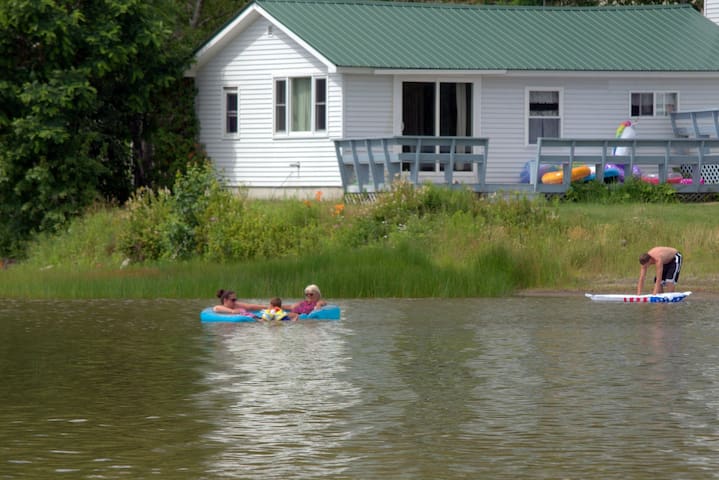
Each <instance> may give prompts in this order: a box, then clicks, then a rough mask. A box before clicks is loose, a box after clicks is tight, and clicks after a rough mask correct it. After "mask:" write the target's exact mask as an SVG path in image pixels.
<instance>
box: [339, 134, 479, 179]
mask: <svg viewBox="0 0 719 480" xmlns="http://www.w3.org/2000/svg"><path fill="white" fill-rule="evenodd" d="M334 143H335V152H336V154H337V162H338V164H339V169H340V175H341V177H342V185H343V187H344V191H345V193H360V192H380V191H382V190H387V189H389V186H390V185H391V183H392V182H393V181H394V180H395V178H397V177H398V176H399V175H401V174H402V172H407V178H408V179H409V180H410V181H411V182H412V183H414V184H415V185H419V184H420V183H422V182H424V181H427V180H436V179H437V178H438V177H439V178H441V179H442V180H443V183H444V184H446V185H448V186H452V185H455V184H457V182H456V179H457V176H461V178H462V182H461V185H462V187H465V188H466V187H469V188H472V189H474V190H475V191H483V190H484V186H485V183H484V181H485V178H486V171H487V161H486V160H487V149H488V148H489V140H488V139H487V138H477V137H425V136H416V137H415V136H403V137H386V138H363V139H350V140H335V142H334ZM425 165H430V170H431V171H429V172H423V171H422V167H423V166H425ZM460 165H470V166H471V168H470V171H469V172H466V173H465V172H461V173H460V172H458V171H457V167H458V166H460Z"/></svg>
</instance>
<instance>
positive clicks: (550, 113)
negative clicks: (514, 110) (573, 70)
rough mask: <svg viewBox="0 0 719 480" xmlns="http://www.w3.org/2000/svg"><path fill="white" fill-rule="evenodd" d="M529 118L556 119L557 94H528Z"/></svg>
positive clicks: (557, 114)
mask: <svg viewBox="0 0 719 480" xmlns="http://www.w3.org/2000/svg"><path fill="white" fill-rule="evenodd" d="M529 116H530V117H558V116H559V92H529Z"/></svg>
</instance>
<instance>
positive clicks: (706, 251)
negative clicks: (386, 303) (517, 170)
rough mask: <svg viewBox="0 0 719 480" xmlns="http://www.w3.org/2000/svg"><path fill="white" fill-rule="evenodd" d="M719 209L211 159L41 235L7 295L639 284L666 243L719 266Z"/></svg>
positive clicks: (708, 269)
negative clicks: (266, 189) (271, 175)
mask: <svg viewBox="0 0 719 480" xmlns="http://www.w3.org/2000/svg"><path fill="white" fill-rule="evenodd" d="M651 187H653V188H655V189H656V190H659V189H661V188H662V187H661V186H658V187H654V186H651ZM718 208H719V207H717V206H716V205H712V204H701V205H692V206H691V207H690V206H687V205H685V204H680V203H675V202H669V203H642V202H629V201H626V202H623V203H620V204H619V205H617V206H613V205H610V204H602V203H581V202H577V201H568V202H561V201H559V200H551V201H548V200H545V199H544V198H542V197H538V198H535V199H530V198H527V197H523V196H512V195H506V196H504V195H493V196H482V197H480V196H477V195H476V194H474V193H473V192H470V191H467V190H452V189H445V188H441V187H436V186H429V185H425V186H422V187H419V188H414V187H412V186H411V185H409V184H408V183H407V182H402V181H400V182H397V183H396V184H395V185H394V186H393V189H392V191H390V192H388V193H386V194H383V195H380V196H377V198H376V200H375V201H373V202H366V203H363V204H359V205H358V204H352V205H345V204H343V203H336V202H332V201H324V200H323V199H322V195H321V193H320V192H318V193H317V195H316V196H315V197H314V198H312V199H305V200H300V199H297V200H281V201H262V200H251V199H249V198H248V197H247V196H246V195H245V194H244V192H242V191H240V192H231V191H230V190H228V189H226V188H224V187H223V186H222V185H221V183H220V182H218V181H217V180H216V178H215V174H214V173H213V172H212V170H211V168H210V167H209V165H206V164H197V165H192V166H189V167H188V168H187V170H186V173H182V174H178V175H177V177H176V179H175V183H174V185H173V191H172V192H170V191H169V190H160V191H159V192H153V191H150V190H140V191H139V192H138V193H137V194H136V195H135V196H134V197H133V199H132V201H131V202H130V203H129V204H128V206H127V207H124V208H117V207H105V208H99V207H95V208H93V209H92V210H91V211H89V212H88V214H87V215H85V216H84V217H82V218H79V219H77V220H76V221H74V222H72V223H71V224H70V226H69V228H67V229H66V230H64V231H63V232H62V234H61V235H58V236H50V235H45V236H43V237H39V239H38V241H37V242H35V243H33V244H32V248H31V250H30V257H29V258H28V260H27V261H24V262H21V263H20V264H18V265H14V266H13V267H12V268H10V269H8V270H5V271H3V274H2V275H0V296H8V295H10V296H23V295H24V296H38V295H43V296H47V297H78V296H79V297H97V296H100V297H107V296H109V297H120V298H122V297H127V298H129V297H157V296H162V297H211V295H212V293H213V292H214V291H215V290H216V289H217V288H224V287H228V286H229V287H233V288H235V289H237V290H238V291H242V292H243V295H244V296H249V297H253V298H264V297H266V296H268V295H269V294H270V293H271V294H277V295H280V296H288V297H293V296H295V295H297V292H301V291H302V288H303V287H304V285H305V284H307V283H309V282H312V283H318V284H321V285H322V289H323V292H325V291H326V293H327V294H328V295H330V296H332V297H346V298H347V297H371V296H383V297H387V296H390V297H391V296H404V297H424V296H437V297H466V296H498V295H508V294H511V293H512V292H514V291H516V290H518V289H525V288H575V287H576V286H577V285H582V284H584V285H588V286H589V287H591V288H592V289H593V290H596V289H597V288H598V287H599V286H600V285H602V284H610V283H612V282H621V283H624V284H625V287H626V285H627V284H631V285H632V287H631V288H633V284H634V282H635V281H636V279H635V278H634V277H635V275H636V273H637V272H636V270H637V265H638V264H637V260H636V259H637V255H638V254H639V253H641V252H642V251H645V250H646V249H647V248H649V247H651V246H652V245H657V244H669V245H675V246H677V247H679V248H680V249H681V250H682V252H683V253H684V254H685V259H686V261H687V268H686V271H683V272H682V277H683V280H685V281H688V282H691V281H692V275H702V276H707V275H709V276H711V275H714V277H715V276H716V273H715V272H716V271H719V260H718V261H716V262H715V261H713V259H715V258H719V251H718V250H717V247H716V245H717V244H718V243H717V238H719V227H716V222H715V221H714V220H713V219H714V218H716V215H717V213H719V212H718V211H717V209H718ZM694 259H701V261H695V260H694ZM627 277H629V279H627ZM712 278H713V277H712ZM26 284H27V285H26ZM23 285H25V286H24V287H23ZM37 285H42V293H40V292H38V291H37ZM585 288H586V287H585Z"/></svg>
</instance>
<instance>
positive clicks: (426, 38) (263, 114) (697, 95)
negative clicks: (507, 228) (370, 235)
mask: <svg viewBox="0 0 719 480" xmlns="http://www.w3.org/2000/svg"><path fill="white" fill-rule="evenodd" d="M718 4H719V0H707V2H706V16H703V15H702V14H701V13H699V12H697V11H695V10H694V9H693V8H692V7H690V6H685V5H674V6H658V5H652V6H625V7H600V8H542V7H500V6H486V5H480V6H476V5H459V4H446V3H445V4H430V3H409V2H388V1H373V0H341V1H327V0H256V1H254V2H252V3H250V4H248V5H247V6H246V7H245V8H244V9H243V10H241V11H240V12H239V14H238V15H237V16H236V17H235V18H234V19H233V20H232V21H230V22H229V23H228V24H227V25H226V26H225V27H224V28H222V29H221V30H220V31H219V32H218V33H217V34H216V35H214V36H213V37H212V38H211V39H210V40H209V41H207V42H206V43H205V44H204V45H203V46H202V47H201V48H200V49H199V50H198V51H197V52H196V62H195V64H194V65H193V66H192V68H191V69H190V70H189V71H188V72H187V74H188V75H189V76H191V77H194V79H195V82H196V86H197V90H198V95H197V98H196V109H197V113H198V116H199V120H200V142H201V143H202V144H203V145H204V146H205V148H206V151H207V153H208V154H209V156H210V157H211V158H212V160H213V161H214V162H215V164H216V165H217V167H218V168H219V169H220V170H221V171H222V172H223V174H224V175H225V177H226V179H227V180H228V183H229V184H230V185H233V186H239V185H244V186H246V187H248V188H249V189H250V191H251V193H252V194H253V195H255V196H275V197H278V196H285V195H292V196H296V195H298V194H301V192H311V193H314V192H315V191H317V190H322V191H323V192H325V193H326V194H332V193H339V192H341V187H342V181H341V178H340V174H339V168H338V164H337V158H336V154H335V148H334V144H333V141H334V140H337V139H349V138H370V137H393V136H401V135H433V136H472V137H485V138H488V139H489V150H488V158H487V170H486V181H487V182H497V183H511V182H517V181H518V176H519V172H520V170H521V169H522V167H523V166H524V165H525V163H526V162H527V161H528V160H530V159H532V158H534V156H535V153H536V143H537V138H538V137H540V136H544V137H562V138H569V137H580V138H608V137H614V132H615V130H616V128H617V126H618V125H619V123H621V122H622V121H624V120H627V119H632V120H633V121H635V122H637V123H638V126H637V130H638V134H639V136H647V137H670V136H672V135H673V132H672V127H671V124H670V122H669V120H668V118H669V117H668V115H669V113H670V112H673V111H678V110H682V111H683V110H700V109H708V108H719V26H718V25H717V24H715V23H713V22H712V21H710V19H714V20H717V17H718V16H719V8H718V6H717V5H718ZM437 168H438V170H439V167H437ZM460 169H461V168H460ZM439 173H440V172H439V171H438V172H437V174H438V175H439ZM458 173H459V174H460V175H461V173H462V172H458Z"/></svg>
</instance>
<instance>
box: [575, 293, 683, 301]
mask: <svg viewBox="0 0 719 480" xmlns="http://www.w3.org/2000/svg"><path fill="white" fill-rule="evenodd" d="M691 294H692V292H671V293H658V294H656V295H653V294H652V295H631V294H613V295H596V294H591V293H585V294H584V295H585V296H586V297H587V298H589V299H590V300H592V301H595V302H623V303H676V302H681V301H682V300H684V299H685V298H687V297H688V296H689V295H691Z"/></svg>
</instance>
